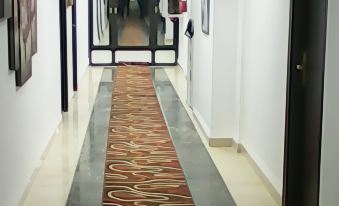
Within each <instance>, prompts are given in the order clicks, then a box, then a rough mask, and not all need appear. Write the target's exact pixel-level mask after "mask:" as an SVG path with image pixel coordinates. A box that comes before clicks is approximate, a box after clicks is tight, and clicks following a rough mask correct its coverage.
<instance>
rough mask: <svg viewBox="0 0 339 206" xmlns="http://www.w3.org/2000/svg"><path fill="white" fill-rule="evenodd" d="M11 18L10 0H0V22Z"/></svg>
mask: <svg viewBox="0 0 339 206" xmlns="http://www.w3.org/2000/svg"><path fill="white" fill-rule="evenodd" d="M11 16H12V0H0V22H1V21H4V20H6V19H8V18H10V17H11Z"/></svg>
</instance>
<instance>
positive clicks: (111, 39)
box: [88, 0, 179, 66]
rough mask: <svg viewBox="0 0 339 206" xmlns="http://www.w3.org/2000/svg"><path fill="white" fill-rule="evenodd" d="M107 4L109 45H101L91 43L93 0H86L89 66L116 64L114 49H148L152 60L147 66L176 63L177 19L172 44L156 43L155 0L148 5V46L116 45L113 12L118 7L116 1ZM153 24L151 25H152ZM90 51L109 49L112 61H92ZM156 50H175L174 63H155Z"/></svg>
mask: <svg viewBox="0 0 339 206" xmlns="http://www.w3.org/2000/svg"><path fill="white" fill-rule="evenodd" d="M108 1H109V6H108V11H107V14H108V16H109V18H108V19H109V24H110V29H109V42H110V43H109V45H105V46H101V45H94V43H93V0H88V12H89V15H88V18H89V19H88V22H89V26H88V29H89V31H88V32H89V41H88V44H89V54H88V56H89V63H90V65H91V66H117V65H119V63H116V62H115V52H116V51H150V52H151V53H152V62H151V63H148V65H149V66H176V65H177V64H178V57H179V19H178V18H175V19H174V21H173V23H174V25H173V26H174V31H173V45H158V44H157V25H158V23H159V22H158V21H159V19H157V18H156V14H155V11H156V10H157V11H159V8H157V9H156V6H157V3H156V2H157V1H156V0H152V1H151V3H150V4H149V6H150V7H151V8H150V9H149V11H152V12H150V15H151V18H150V25H151V26H150V35H149V45H148V46H119V45H118V28H117V18H118V14H117V13H115V12H114V11H115V9H117V8H118V1H116V0H108ZM152 25H153V26H152ZM92 51H111V52H112V63H100V64H98V63H93V61H92ZM156 51H174V52H175V62H174V63H156V61H155V53H156Z"/></svg>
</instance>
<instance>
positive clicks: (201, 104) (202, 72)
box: [191, 0, 214, 136]
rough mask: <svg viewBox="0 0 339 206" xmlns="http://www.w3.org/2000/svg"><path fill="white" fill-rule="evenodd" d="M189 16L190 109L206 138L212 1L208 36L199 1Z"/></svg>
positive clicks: (209, 107)
mask: <svg viewBox="0 0 339 206" xmlns="http://www.w3.org/2000/svg"><path fill="white" fill-rule="evenodd" d="M191 9H192V13H191V16H192V18H193V19H194V24H195V34H194V38H193V45H194V51H193V70H192V85H193V92H192V107H193V112H194V113H195V116H196V117H197V119H198V121H199V123H200V124H201V126H202V127H203V129H204V131H205V133H206V134H207V136H210V135H211V124H212V78H213V77H212V69H213V43H214V41H213V29H214V16H213V15H212V14H213V13H212V12H213V11H214V0H211V17H210V35H206V34H204V33H203V32H202V29H201V1H192V7H191Z"/></svg>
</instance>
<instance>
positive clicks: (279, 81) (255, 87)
mask: <svg viewBox="0 0 339 206" xmlns="http://www.w3.org/2000/svg"><path fill="white" fill-rule="evenodd" d="M242 5H243V6H244V8H243V9H244V12H243V13H244V15H245V16H244V19H243V21H244V30H243V40H242V42H243V49H242V63H241V64H242V71H241V73H242V77H241V108H240V142H241V143H242V144H243V145H244V147H245V148H246V150H247V151H248V153H249V154H250V155H251V157H252V158H253V159H254V161H255V162H256V163H257V164H258V166H259V167H260V168H261V170H262V171H263V172H264V174H265V175H266V176H267V177H268V179H269V180H270V181H271V183H272V184H273V186H274V187H275V189H276V190H277V191H279V192H280V193H281V192H282V179H283V149H284V128H285V103H286V82H287V54H288V31H289V1H285V0H275V1H272V0H262V1H254V0H251V1H244V2H243V4H242Z"/></svg>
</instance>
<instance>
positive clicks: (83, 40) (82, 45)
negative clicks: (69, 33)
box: [77, 1, 89, 89]
mask: <svg viewBox="0 0 339 206" xmlns="http://www.w3.org/2000/svg"><path fill="white" fill-rule="evenodd" d="M77 32H78V33H77V37H78V42H77V43H78V51H77V52H78V82H80V80H81V78H82V76H83V74H84V72H85V70H86V69H87V67H88V64H89V59H88V49H89V48H88V3H87V1H86V2H83V1H78V2H77ZM79 89H80V88H79Z"/></svg>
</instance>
